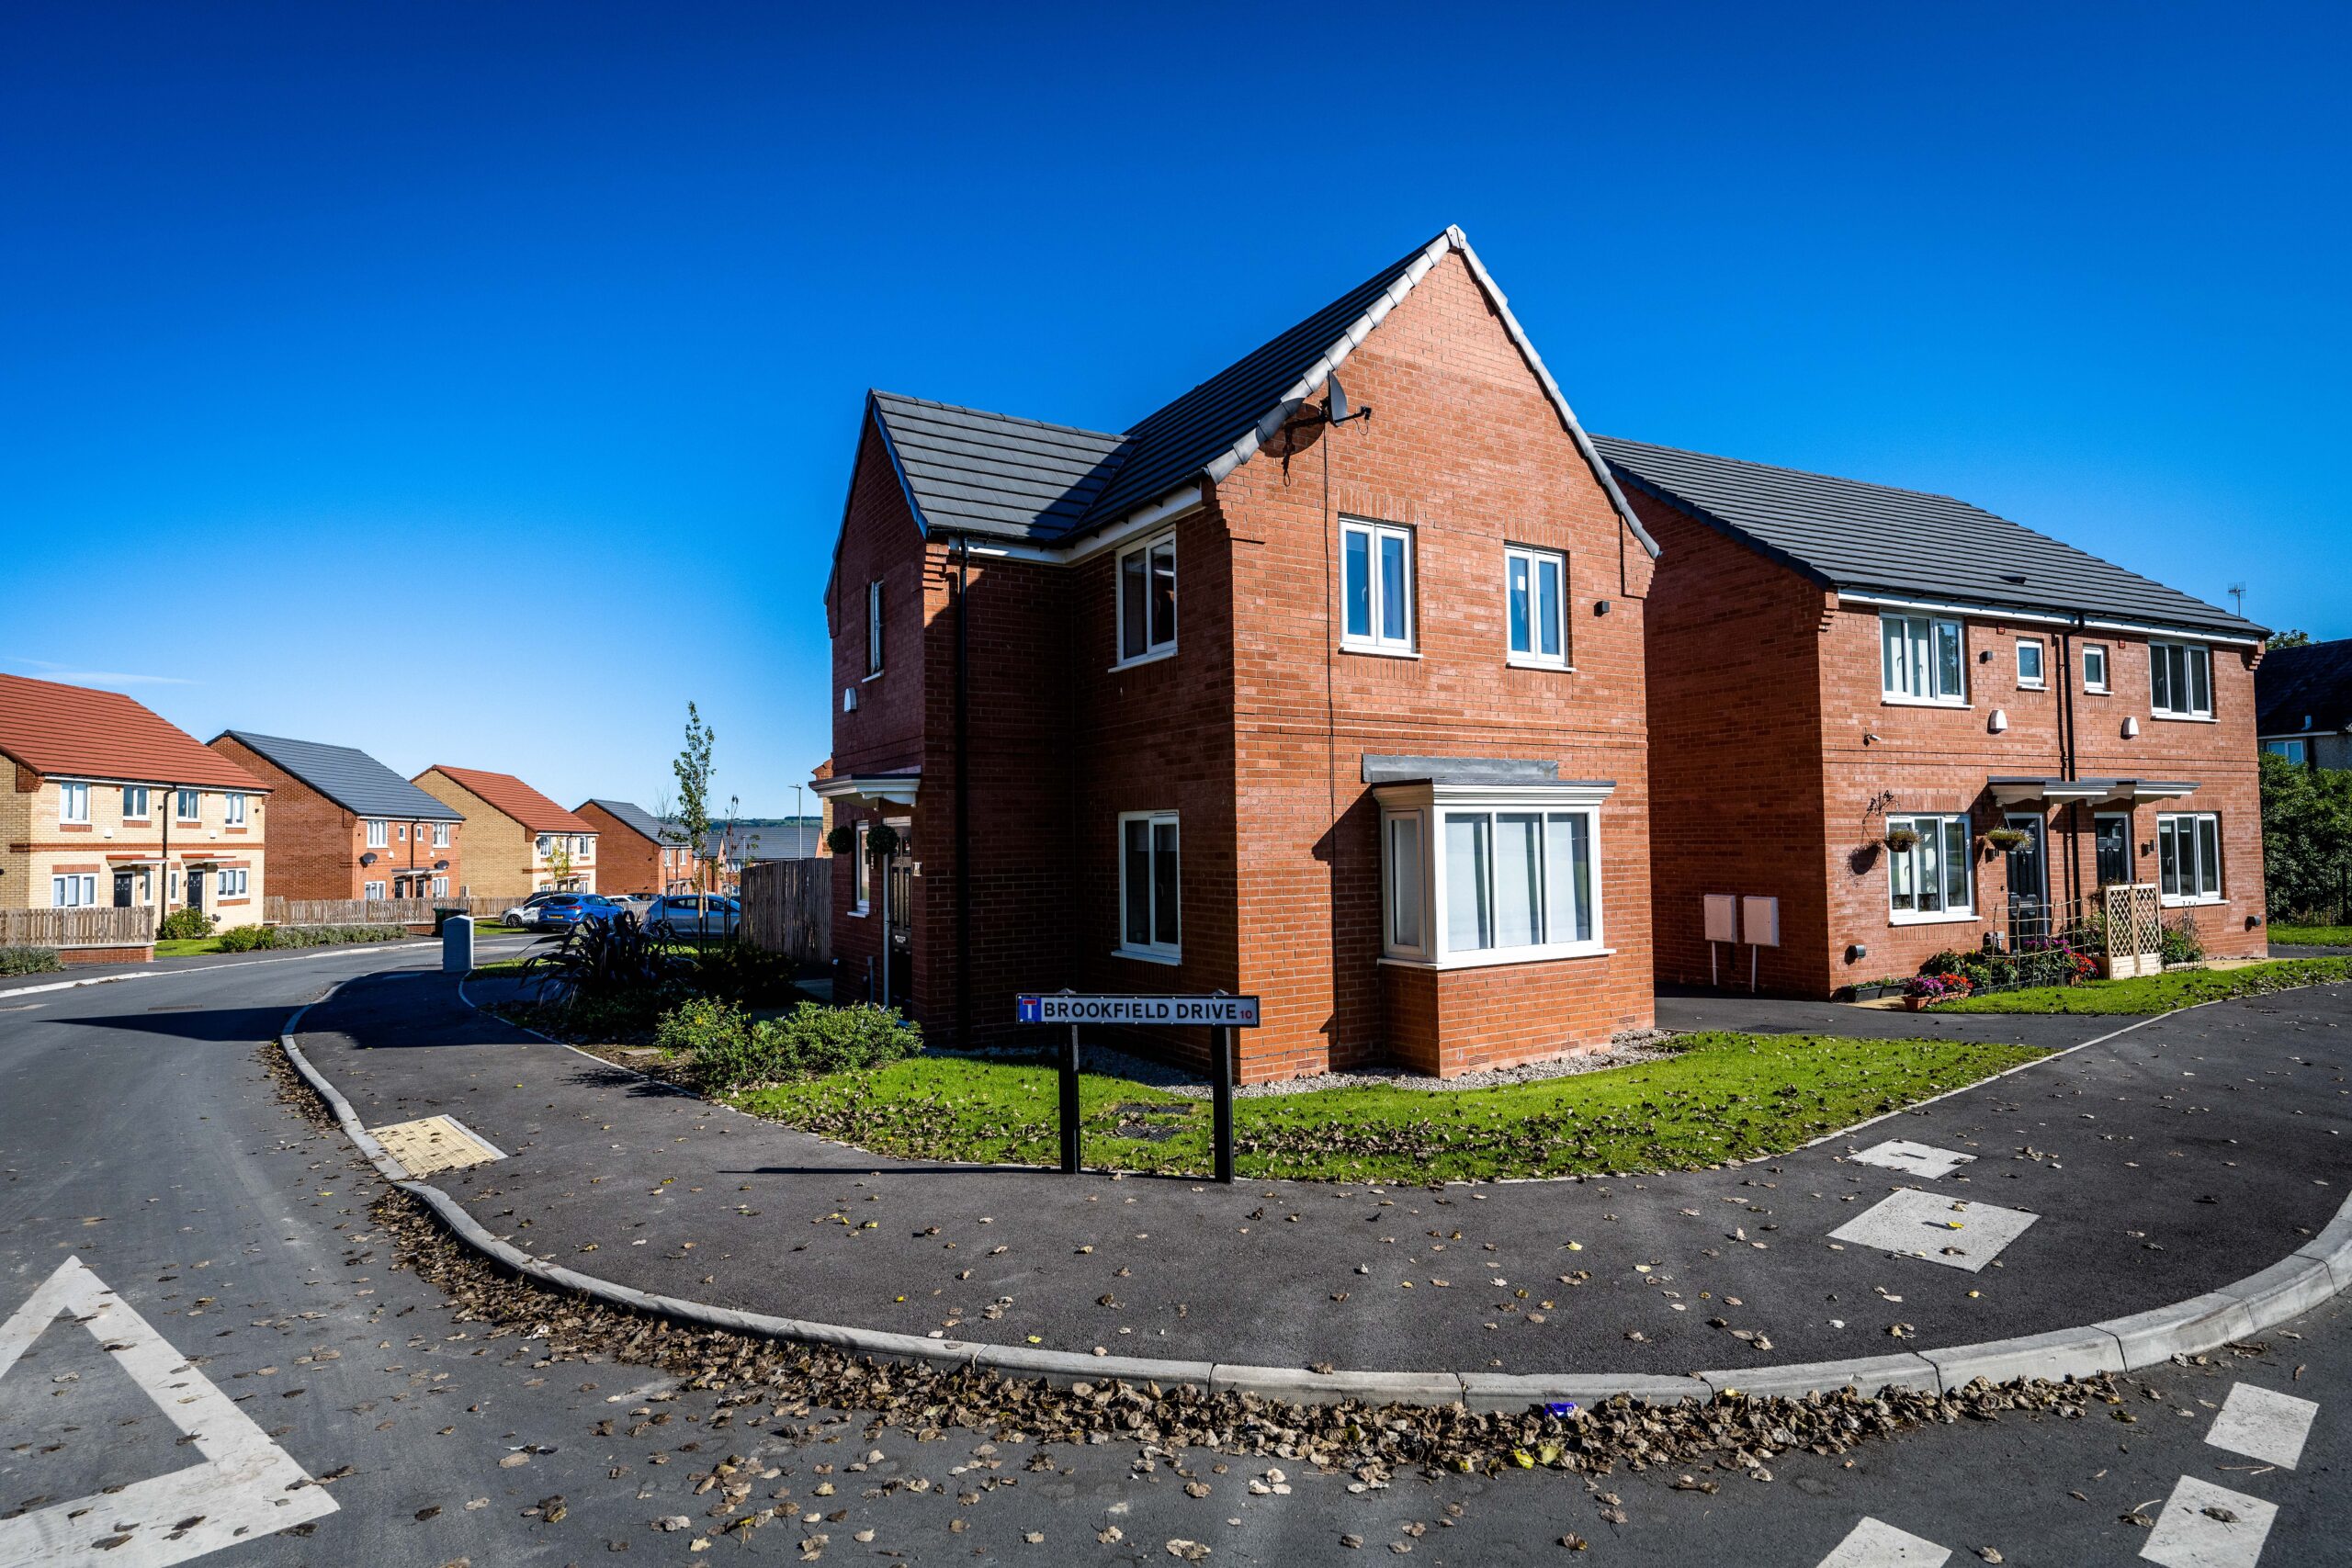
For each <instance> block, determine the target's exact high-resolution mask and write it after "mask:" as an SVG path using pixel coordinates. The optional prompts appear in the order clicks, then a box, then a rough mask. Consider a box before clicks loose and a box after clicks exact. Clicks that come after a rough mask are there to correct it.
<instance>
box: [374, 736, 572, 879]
mask: <svg viewBox="0 0 2352 1568" xmlns="http://www.w3.org/2000/svg"><path fill="white" fill-rule="evenodd" d="M411 782H412V783H413V784H415V785H416V787H417V788H419V789H421V790H423V791H424V793H425V794H427V795H431V796H433V797H434V798H435V799H436V800H438V801H440V802H442V803H443V804H444V805H447V806H451V807H456V808H457V810H458V815H459V816H461V817H463V818H465V823H466V884H467V886H468V887H469V889H470V890H471V891H472V893H473V895H474V896H475V897H479V898H527V897H530V896H531V895H532V894H534V893H537V892H539V891H541V890H542V889H547V888H562V889H566V890H570V891H576V892H582V893H594V891H596V839H597V833H596V829H595V827H594V824H592V823H589V822H585V821H583V820H582V819H581V818H578V817H575V816H573V815H572V814H571V812H569V811H566V810H565V809H564V808H563V807H560V806H558V805H557V804H556V803H555V802H554V801H552V800H549V799H548V797H547V796H546V795H541V794H540V793H539V792H538V791H537V790H535V789H533V788H532V787H531V786H530V785H529V784H525V783H524V782H523V781H522V780H521V779H518V778H516V777H515V775H514V774H512V773H491V772H489V771H488V770H486V769H482V768H452V767H447V766H445V765H441V764H437V763H436V764H435V766H433V767H430V768H427V769H425V770H424V772H423V773H419V774H417V775H416V777H415V778H414V779H413V780H412V781H411Z"/></svg>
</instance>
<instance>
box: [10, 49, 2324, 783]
mask: <svg viewBox="0 0 2352 1568" xmlns="http://www.w3.org/2000/svg"><path fill="white" fill-rule="evenodd" d="M818 9H819V8H816V7H803V6H741V7H718V6H690V5H681V4H663V5H661V6H653V5H643V6H609V5H590V4H577V3H573V4H564V5H549V6H509V5H497V4H490V5H482V4H469V5H465V6H433V5H421V4H419V5H410V4H403V5H399V6H373V7H359V6H320V5H314V4H308V3H302V4H288V5H282V6H240V5H234V4H223V5H220V6H183V5H158V6H105V5H98V4H88V5H71V6H44V7H37V8H36V7H26V8H22V9H18V10H17V11H15V12H14V13H13V14H12V20H11V23H10V27H9V31H8V39H7V47H6V50H5V51H0V149H5V157H0V215H5V216H0V345H5V346H0V535H5V539H6V549H5V554H0V606H5V608H4V609H0V669H6V670H10V671H17V672H21V673H32V674H52V675H56V676H59V677H61V678H64V679H72V680H84V681H87V682H91V683H94V684H114V685H120V686H122V687H123V689H126V690H130V691H131V692H133V693H135V694H137V695H139V696H141V698H143V699H145V700H146V701H148V702H150V703H152V704H153V705H155V706H156V707H157V708H159V709H160V710H161V711H162V712H164V714H165V715H166V716H169V717H171V718H172V719H174V720H175V721H176V722H178V723H180V724H182V725H183V726H185V727H187V728H190V729H192V730H195V731H197V732H198V735H199V736H200V737H201V736H209V735H210V734H211V733H213V732H214V731H215V730H217V729H219V728H222V727H224V726H228V725H237V726H241V727H245V728H254V729H260V730H264V731H275V732H278V733H282V734H288V735H294V736H300V737H306V738H311V739H322V740H333V741H338V742H345V743H348V744H353V745H358V746H363V747H365V748H367V749H368V750H371V751H373V752H375V753H376V754H377V755H379V756H380V757H382V758H383V759H384V760H385V761H388V762H390V763H391V764H392V765H393V766H395V767H397V768H400V769H401V770H403V771H413V770H415V769H417V768H420V767H423V766H424V765H425V764H427V763H430V762H435V761H447V762H455V763H458V764H460V765H470V766H477V767H488V768H496V769H502V770H507V771H512V772H515V773H520V774H522V775H523V776H524V777H526V778H527V779H529V780H531V781H532V782H534V783H535V784H538V785H540V786H541V787H543V788H545V789H547V790H548V792H549V793H551V794H554V795H559V796H560V797H561V798H562V799H563V800H564V801H565V803H566V804H571V802H572V801H573V800H574V799H576V798H577V797H579V796H582V795H588V794H591V793H594V794H598V795H621V796H635V797H637V798H639V799H640V800H647V801H649V802H650V800H651V798H652V797H653V796H655V795H657V794H658V792H659V791H660V790H661V789H662V786H663V785H664V784H666V783H667V782H668V777H669V773H668V767H667V762H668V759H669V757H670V756H671V755H672V754H673V753H674V751H675V750H676V749H677V740H678V730H679V728H680V725H681V723H682V721H683V718H684V708H685V704H686V701H687V699H688V698H689V697H692V698H695V700H697V701H699V702H700V703H701V705H702V706H703V710H704V712H705V713H706V714H707V716H709V717H710V718H711V720H712V721H713V723H715V725H716V726H717V728H718V759H719V772H720V795H721V796H722V798H723V797H724V796H725V795H727V794H728V793H729V792H732V793H736V794H739V795H741V798H742V801H743V803H744V809H745V810H746V811H756V812H769V813H773V812H781V811H788V810H789V809H791V807H792V805H793V795H792V789H791V785H792V784H794V783H795V782H797V781H805V780H806V778H807V777H808V774H809V768H810V766H811V765H812V764H814V763H815V762H816V761H819V760H820V758H822V757H823V756H824V755H825V752H826V750H827V748H828V738H829V734H830V716H829V698H830V694H829V690H828V688H829V685H830V682H829V680H828V670H827V665H826V643H825V627H824V621H823V615H822V610H821V605H820V592H821V589H822V586H823V581H824V576H825V571H826V567H827V557H828V551H829V548H830V546H831V537H832V534H833V530H834V528H835V525H836V524H837V522H838V520H839V515H840V508H841V503H842V491H843V486H844V483H845V481H846V479H847V470H848V465H849V461H850V457H851V444H852V439H853V436H854V430H855V424H856V420H857V415H858V412H859V406H860V403H859V400H860V398H861V396H862V394H863V392H864V391H865V389H866V388H867V387H868V386H869V385H875V386H881V387H886V388H889V389H897V390H900V391H907V392H913V393H918V394H922V395H925V396H930V397H936V398H942V399H945V400H953V401H961V402H969V403H976V404H979V405H982V406H985V407H991V408H999V409H1004V410H1007V411H1011V412H1018V413H1023V414H1028V415H1032V416H1035V417H1038V418H1043V419H1050V420H1059V421H1066V422H1069V423H1078V424H1087V425H1094V426H1100V427H1105V428H1117V427H1120V426H1122V425H1124V424H1125V423H1129V422H1131V421H1132V420H1134V419H1135V418H1136V417H1137V416H1139V415H1140V414H1142V413H1144V412H1147V411H1148V410H1149V409H1150V408H1152V407H1153V406H1155V405H1157V404H1158V403H1159V402H1161V401H1163V400H1166V399H1167V398H1169V397H1170V396H1172V395H1174V394H1175V393H1176V392H1177V391H1180V390H1182V389H1183V388H1185V387H1187V386H1189V385H1191V384H1192V383H1193V381H1195V380H1197V379H1198V378H1201V377H1203V376H1204V375H1206V374H1208V373H1209V372H1210V371H1211V370H1213V369H1215V368H1216V367H1217V366H1219V365H1221V364H1222V363H1224V362H1225V361H1227V360H1228V359H1230V358H1232V357H1234V356H1236V355H1238V354H1239V353H1240V352H1242V351H1243V350H1245V349H1246V348H1248V347H1250V346H1251V345H1252V344H1255V343H1256V342H1257V341H1259V340H1260V339H1261V337H1263V336H1264V335H1266V334H1268V333H1271V332H1272V331H1274V330H1276V329H1278V328H1280V327H1281V326H1283V325H1285V324H1287V323H1288V322H1289V321H1291V320H1293V319H1294V318H1295V317H1297V316H1298V315H1300V314H1303V313H1304V312H1305V311H1306V310H1308V309H1310V308H1312V307H1313V306H1315V305H1317V304H1319V303H1321V302H1322V301H1323V300H1324V299H1327V298H1329V297H1330V296H1332V295H1334V294H1336V293H1338V292H1339V291H1340V289H1341V288H1345V287H1347V286H1348V285H1351V284H1352V283H1354V282H1356V281H1358V280H1359V279H1360V278H1361V277H1363V276H1366V275H1368V274H1369V273H1370V272H1371V271H1372V270H1373V269H1374V268H1375V267H1376V266H1379V265H1383V264H1385V262H1387V261H1389V260H1391V259H1393V258H1394V257H1396V256H1397V255H1398V254H1402V253H1403V252H1404V251H1405V249H1406V248H1407V247H1408V245H1410V244H1413V243H1418V242H1419V241H1421V240H1424V239H1426V238H1427V237H1428V236H1429V235H1430V234H1431V233H1433V232H1435V231H1437V230H1438V229H1439V228H1441V227H1442V226H1443V225H1444V224H1446V223H1448V222H1457V223H1460V224H1462V225H1463V226H1464V228H1465V229H1466V230H1467V231H1469V233H1470V235H1471V237H1472V239H1473V240H1474V242H1475V243H1476V244H1477V245H1478V247H1479V250H1480V253H1481V254H1483V255H1484V256H1485V258H1486V260H1487V264H1488V265H1489V266H1490V267H1491V268H1492V269H1493V270H1494V272H1495V273H1496V276H1498V280H1499V281H1500V282H1501V284H1502V286H1503V288H1505V289H1506V290H1507V291H1508V292H1509V293H1510V297H1511V300H1512V304H1513V307H1514V309H1515V310H1517V311H1518V312H1519V314H1520V316H1521V319H1522V320H1523V321H1525V322H1526V324H1527V327H1528V329H1529V331H1530V332H1531V333H1532V334H1533V336H1534V338H1535V341H1536V343H1537V344H1539V345H1540V346H1541V348H1542V349H1543V351H1544V355H1545V356H1546V358H1547V359H1548V360H1549V362H1550V364H1551V366H1552V367H1553V369H1554V371H1555V374H1556V375H1557V376H1558V378H1559V379H1560V381H1561V382H1562V384H1563V385H1564V386H1565V388H1566V391H1567V394H1568V397H1569V399H1570V400H1571V401H1572V402H1574V403H1575V404H1576V406H1577V411H1578V412H1579V413H1580V414H1581V415H1582V417H1583V418H1584V420H1585V423H1587V424H1588V425H1589V426H1590V427H1591V428H1593V429H1595V430H1599V431H1603V432H1608V433H1611V434H1623V435H1629V436H1634V437H1639V438H1643V439H1647V440H1653V441H1662V442H1667V443H1670V444H1675V445H1680V446H1693V447H1698V448H1701V449H1702V450H1708V451H1716V452H1724V453H1730V454H1733V455H1736V456H1739V457H1753V458H1756V459H1758V460H1762V461H1768V462H1777V463H1786V464H1792V465H1795V466H1798V467H1804V468H1819V469H1825V470H1828V471H1831V472H1835V473H1840V474H1849V475H1854V476H1858V477H1861V478H1866V479H1878V480H1883V481H1886V482H1889V483H1894V484H1901V485H1909V486H1915V487H1918V488H1922V489H1928V490H1935V491H1948V492H1951V493H1954V494H1958V495H1961V496H1963V497H1966V498H1967V499H1968V500H1970V501H1973V502H1977V503H1979V504H1981V505H1985V506H1987V507H1990V508H1992V509H1993V510H1995V511H1997V512H2001V513H2006V514H2007V515H2009V516H2012V517H2016V518H2018V519H2019V520H2020V521H2023V522H2026V523H2029V524H2031V525H2035V526H2038V527H2041V528H2044V529H2047V530H2049V531H2051V532H2052V533H2055V534H2057V535H2059V536H2062V537H2064V538H2066V539H2068V540H2071V541H2073V542H2074V543H2076V544H2078V545H2081V546H2083V547H2086V548H2089V549H2092V550H2095V551H2098V552H2099V553H2102V554H2105V555H2108V556H2109V557H2112V558H2115V559H2117V560H2119V561H2121V562H2122V563H2124V564H2125V565H2128V566H2130V567H2132V568H2134V569H2136V570H2141V571H2143V572H2146V573H2149V574H2150V575H2153V576H2155V577H2159V578H2162V579H2164V580H2165V581H2169V582H2172V583H2175V584H2177V586H2179V587H2182V588H2184V589H2187V590H2188V591H2189V592H2194V593H2198V594H2200V595H2202V596H2204V597H2206V598H2208V599H2212V600H2216V601H2219V602H2222V603H2224V604H2226V603H2227V602H2228V601H2227V598H2226V596H2225V592H2226V590H2227V588H2228V587H2229V585H2230V584H2231V583H2233V582H2240V581H2242V582H2244V583H2245V586H2246V598H2245V609H2246V612H2247V614H2249V615H2253V616H2255V617H2256V618H2257V619H2260V620H2262V621H2264V622H2266V623H2267V624H2269V625H2271V626H2280V627H2285V626H2302V627H2307V628H2309V629H2310V630H2311V631H2312V632H2313V633H2315V634H2318V635H2322V636H2335V637H2342V636H2347V635H2352V613H2347V608H2346V606H2347V587H2346V585H2347V583H2352V489H2348V488H2347V484H2346V472H2347V464H2346V434H2345V430H2346V397H2345V391H2344V367H2346V364H2347V362H2352V353H2348V352H2347V350H2352V331H2348V330H2347V323H2346V276H2347V260H2346V257H2347V253H2348V252H2352V246H2347V240H2352V234H2348V233H2347V229H2352V200H2347V197H2348V196H2352V191H2347V189H2346V185H2347V173H2346V171H2347V170H2352V145H2347V142H2352V116H2347V115H2346V112H2345V103H2346V98H2345V82H2346V76H2347V67H2352V58H2347V56H2348V55H2352V51H2347V48H2346V40H2347V31H2346V28H2347V22H2346V12H2345V11H2344V9H2343V8H2342V7H2340V6H2335V7H2320V6H2312V7H2309V8H2304V9H2281V8H2273V7H2267V6H2258V5H2245V4H2233V5H2228V6H2215V7H2211V8H2210V9H2202V8H2191V7H2186V6H2124V5H2114V6H2047V5H2041V6H2031V7H2006V6H1853V7H1850V8H1847V9H1844V10H1836V9H1830V8H1818V9H1815V10H1812V11H1809V12H1804V13H1802V14H1799V13H1795V12H1791V11H1787V10H1784V9H1782V8H1778V7H1769V6H1755V5H1752V4H1739V5H1724V6H1679V7H1673V6H1623V5H1612V6H1542V7H1536V8H1531V9H1528V10H1525V11H1521V12H1513V11H1510V10H1506V9H1505V8H1503V7H1499V6H1452V7H1447V6H1428V5H1418V6H1397V7H1389V6H1377V5H1367V4H1355V5H1321V6H1315V5H1299V6H1263V5H1252V6H1235V7H1231V8H1225V9H1211V8H1209V7H1205V6H1175V7H1158V8H1146V7H1126V6H1104V5H1099V4H1098V5H1090V6H1078V7H1072V8H1070V9H1069V10H1067V11H1061V12H1054V11H1047V10H1044V9H1039V8H1034V7H1020V6H968V5H958V6H950V7H943V8H939V9H937V10H927V9H926V8H924V7H922V6H887V7H877V8H874V9H870V10H869V9H866V8H865V7H860V6H832V7H824V8H822V16H821V18H820V20H818V21H816V22H814V23H812V22H810V21H809V20H807V19H806V17H807V16H808V15H810V14H814V13H816V12H817V11H818ZM535 626H554V627H560V628H565V629H564V630H562V631H561V632H560V634H559V635H557V636H555V637H550V638H548V639H547V643H546V644H545V645H542V646H533V640H534V639H533V638H532V637H531V629H532V628H533V627H535ZM444 650H446V651H444ZM445 662H446V664H447V670H446V671H444V670H442V669H440V668H437V666H439V665H441V664H443V663H445Z"/></svg>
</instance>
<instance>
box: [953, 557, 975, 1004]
mask: <svg viewBox="0 0 2352 1568" xmlns="http://www.w3.org/2000/svg"><path fill="white" fill-rule="evenodd" d="M971 571H972V541H971V540H970V539H968V538H966V537H963V536H957V538H956V1043H957V1044H958V1045H961V1046H964V1047H966V1048H967V1049H968V1048H969V1047H970V1045H971V1043H972V766H971V742H972V694H971V673H970V671H971V626H970V620H971V617H970V615H968V614H967V610H966V607H965V604H964V601H965V600H966V599H967V598H968V597H969V596H970V594H971V592H972V578H971Z"/></svg>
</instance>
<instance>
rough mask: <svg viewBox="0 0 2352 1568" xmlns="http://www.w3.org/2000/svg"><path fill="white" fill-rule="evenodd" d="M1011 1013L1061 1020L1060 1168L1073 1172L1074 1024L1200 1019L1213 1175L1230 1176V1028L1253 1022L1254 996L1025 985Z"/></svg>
mask: <svg viewBox="0 0 2352 1568" xmlns="http://www.w3.org/2000/svg"><path fill="white" fill-rule="evenodd" d="M1015 1005H1016V1011H1015V1013H1014V1018H1015V1019H1016V1021H1019V1022H1022V1023H1061V1024H1068V1025H1069V1041H1068V1043H1065V1044H1064V1045H1063V1046H1062V1050H1061V1073H1060V1077H1061V1122H1062V1173H1063V1174H1064V1175H1074V1174H1076V1172H1077V1170H1078V1167H1079V1158H1078V1156H1079V1149H1078V1123H1079V1109H1078V1030H1079V1025H1080V1024H1082V1023H1121V1024H1147V1025H1148V1024H1163V1025H1173V1024H1201V1025H1205V1026H1206V1027H1207V1029H1208V1032H1209V1106H1210V1115H1211V1118H1212V1122H1211V1136H1212V1138H1213V1140H1214V1141H1215V1144H1216V1152H1215V1156H1214V1158H1215V1173H1216V1179H1217V1180H1219V1181H1221V1182H1223V1183H1225V1184H1227V1186H1230V1185H1231V1184H1232V1182H1233V1032H1234V1031H1235V1030H1237V1029H1255V1028H1257V1027H1258V998H1255V997H1231V996H1227V995H1226V994H1225V993H1224V992H1222V991H1219V992H1216V993H1215V994H1213V995H1210V996H1205V997H1081V996H1077V995H1074V994H1073V993H1071V992H1069V991H1048V992H1037V991H1024V992H1023V993H1022V994H1021V996H1020V997H1019V998H1016V1003H1015Z"/></svg>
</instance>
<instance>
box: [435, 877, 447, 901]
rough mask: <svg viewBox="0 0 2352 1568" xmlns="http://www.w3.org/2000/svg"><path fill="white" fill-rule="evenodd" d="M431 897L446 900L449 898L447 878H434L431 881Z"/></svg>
mask: <svg viewBox="0 0 2352 1568" xmlns="http://www.w3.org/2000/svg"><path fill="white" fill-rule="evenodd" d="M433 896H434V897H435V898H447V897H448V896H449V879H448V878H447V877H446V876H436V877H435V878H434V879H433Z"/></svg>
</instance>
